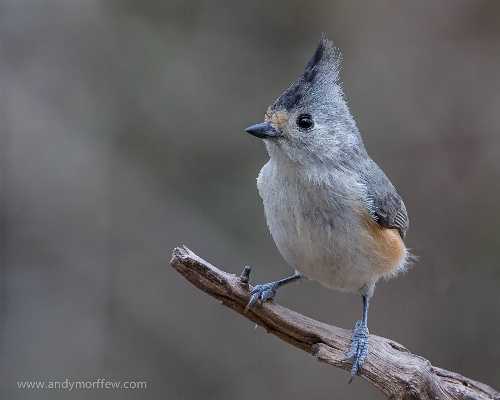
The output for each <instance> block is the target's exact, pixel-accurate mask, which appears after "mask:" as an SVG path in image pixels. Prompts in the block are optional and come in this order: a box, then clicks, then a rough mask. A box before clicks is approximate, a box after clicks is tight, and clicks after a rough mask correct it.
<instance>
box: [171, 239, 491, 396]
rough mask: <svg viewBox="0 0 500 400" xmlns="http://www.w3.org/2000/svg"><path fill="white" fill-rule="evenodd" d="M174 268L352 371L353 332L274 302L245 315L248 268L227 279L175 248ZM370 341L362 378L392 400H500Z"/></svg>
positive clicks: (387, 344)
mask: <svg viewBox="0 0 500 400" xmlns="http://www.w3.org/2000/svg"><path fill="white" fill-rule="evenodd" d="M171 264H172V267H174V268H175V269H176V270H177V271H178V272H179V273H180V274H181V275H182V276H184V277H185V278H186V279H187V280H188V281H189V282H191V283H192V284H193V285H195V286H196V287H197V288H198V289H201V290H203V291H204V292H205V293H207V294H209V295H210V296H212V297H215V298H216V299H219V300H221V302H222V304H224V305H225V306H226V307H229V308H231V309H232V310H234V311H236V312H237V313H239V314H241V315H243V316H244V317H245V318H248V319H249V320H250V321H252V322H255V323H256V324H258V325H259V326H262V327H263V328H265V329H266V330H267V332H269V333H272V334H273V335H275V336H277V337H279V338H280V339H282V340H284V341H285V342H287V343H290V344H291V345H293V346H295V347H298V348H299V349H302V350H304V351H307V352H308V353H310V354H312V355H313V356H314V357H316V359H317V360H318V361H321V362H324V363H327V364H330V365H333V366H334V367H337V368H342V369H345V370H347V371H350V369H351V361H342V359H343V358H344V357H345V355H346V354H347V352H348V350H349V346H350V338H351V334H352V331H348V330H346V329H341V328H337V327H334V326H330V325H327V324H323V323H321V322H318V321H315V320H313V319H311V318H308V317H305V316H304V315H301V314H298V313H296V312H294V311H292V310H290V309H288V308H286V307H283V306H280V305H279V304H277V303H275V302H274V301H269V302H267V303H265V304H260V303H256V304H255V305H252V307H251V308H250V309H249V310H248V312H246V313H245V307H246V305H247V303H248V300H249V297H250V296H249V293H250V290H251V286H249V285H248V283H246V282H248V275H249V273H250V271H249V268H248V267H247V268H245V271H246V272H244V273H243V274H242V276H241V277H239V276H236V275H233V274H228V273H226V272H223V271H221V270H219V269H217V268H216V267H214V266H213V265H211V264H209V263H207V262H206V261H205V260H203V259H201V258H200V257H198V256H197V255H196V254H194V253H193V252H192V251H190V250H189V249H188V248H186V247H184V248H176V249H174V252H173V255H172V260H171ZM245 280H246V282H245ZM369 340H370V351H369V353H368V356H367V358H366V360H365V363H364V365H363V368H362V370H361V372H360V373H359V375H360V376H361V377H363V378H364V379H366V380H367V381H368V382H371V383H372V384H373V385H375V386H376V387H378V388H379V389H380V390H381V391H382V392H383V393H384V394H385V395H386V396H387V397H388V398H390V399H429V400H430V399H432V400H435V399H469V400H470V399H495V400H500V393H499V392H497V391H496V390H494V389H493V388H491V387H489V386H488V385H485V384H482V383H480V382H476V381H473V380H472V379H468V378H465V377H463V376H461V375H459V374H456V373H453V372H449V371H445V370H443V369H441V368H437V367H433V366H432V365H431V363H430V362H429V361H428V360H426V359H425V358H423V357H420V356H418V355H415V354H412V353H410V351H409V350H407V349H406V348H405V347H404V346H402V345H400V344H399V343H396V342H394V341H392V340H389V339H385V338H382V337H380V336H375V335H370V339H369Z"/></svg>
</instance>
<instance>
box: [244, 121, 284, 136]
mask: <svg viewBox="0 0 500 400" xmlns="http://www.w3.org/2000/svg"><path fill="white" fill-rule="evenodd" d="M245 131H246V132H248V133H249V134H250V135H254V136H257V137H258V138H261V139H270V138H275V137H279V136H281V135H280V133H279V132H277V131H275V130H274V128H273V127H272V126H271V124H270V123H269V122H262V123H260V124H255V125H252V126H251V127H249V128H247V129H245Z"/></svg>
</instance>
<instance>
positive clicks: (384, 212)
mask: <svg viewBox="0 0 500 400" xmlns="http://www.w3.org/2000/svg"><path fill="white" fill-rule="evenodd" d="M368 202H369V205H368V209H369V211H370V214H371V216H372V218H373V219H374V220H375V222H377V224H379V225H380V226H381V227H382V228H388V229H397V230H398V231H399V234H400V235H401V238H402V239H404V238H405V236H406V232H407V231H408V226H409V222H410V221H409V219H408V213H407V212H406V207H405V203H403V200H402V199H401V197H400V196H399V194H398V193H397V192H396V190H395V189H394V190H392V191H389V192H387V193H384V194H381V193H368Z"/></svg>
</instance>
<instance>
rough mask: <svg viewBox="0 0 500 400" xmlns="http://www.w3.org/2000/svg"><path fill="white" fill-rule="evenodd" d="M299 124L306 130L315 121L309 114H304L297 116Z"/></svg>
mask: <svg viewBox="0 0 500 400" xmlns="http://www.w3.org/2000/svg"><path fill="white" fill-rule="evenodd" d="M297 126H298V127H299V128H300V129H301V130H304V131H305V130H308V129H311V128H312V127H313V126H314V121H313V119H312V117H311V116H310V115H309V114H302V115H299V118H297Z"/></svg>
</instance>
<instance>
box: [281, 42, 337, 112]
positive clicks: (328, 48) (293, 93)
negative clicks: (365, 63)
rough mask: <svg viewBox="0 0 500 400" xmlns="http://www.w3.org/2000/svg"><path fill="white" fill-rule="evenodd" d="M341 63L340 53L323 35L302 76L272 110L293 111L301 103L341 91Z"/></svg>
mask: <svg viewBox="0 0 500 400" xmlns="http://www.w3.org/2000/svg"><path fill="white" fill-rule="evenodd" d="M341 61H342V55H341V54H340V51H339V50H338V49H337V48H336V47H334V46H333V43H332V42H331V41H330V40H328V39H327V38H326V36H325V34H323V35H322V36H321V39H320V41H319V43H318V47H317V48H316V51H315V52H314V55H313V56H312V57H311V59H310V60H309V63H308V64H307V66H306V69H305V70H304V72H302V75H300V77H299V79H297V80H296V81H295V82H294V84H293V85H292V86H290V87H289V88H288V89H287V90H286V91H285V93H283V94H282V95H281V96H280V97H279V98H278V100H276V102H275V103H274V105H273V106H272V107H271V108H272V109H275V110H277V109H286V110H291V109H293V108H295V107H297V106H298V105H300V104H301V103H304V102H306V103H307V102H308V100H318V99H321V98H322V97H323V96H322V95H323V94H326V93H325V92H328V91H330V90H332V89H339V90H340V86H339V85H338V84H337V82H338V79H339V70H340V63H341ZM337 93H339V92H337ZM339 94H341V90H340V93H339Z"/></svg>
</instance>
